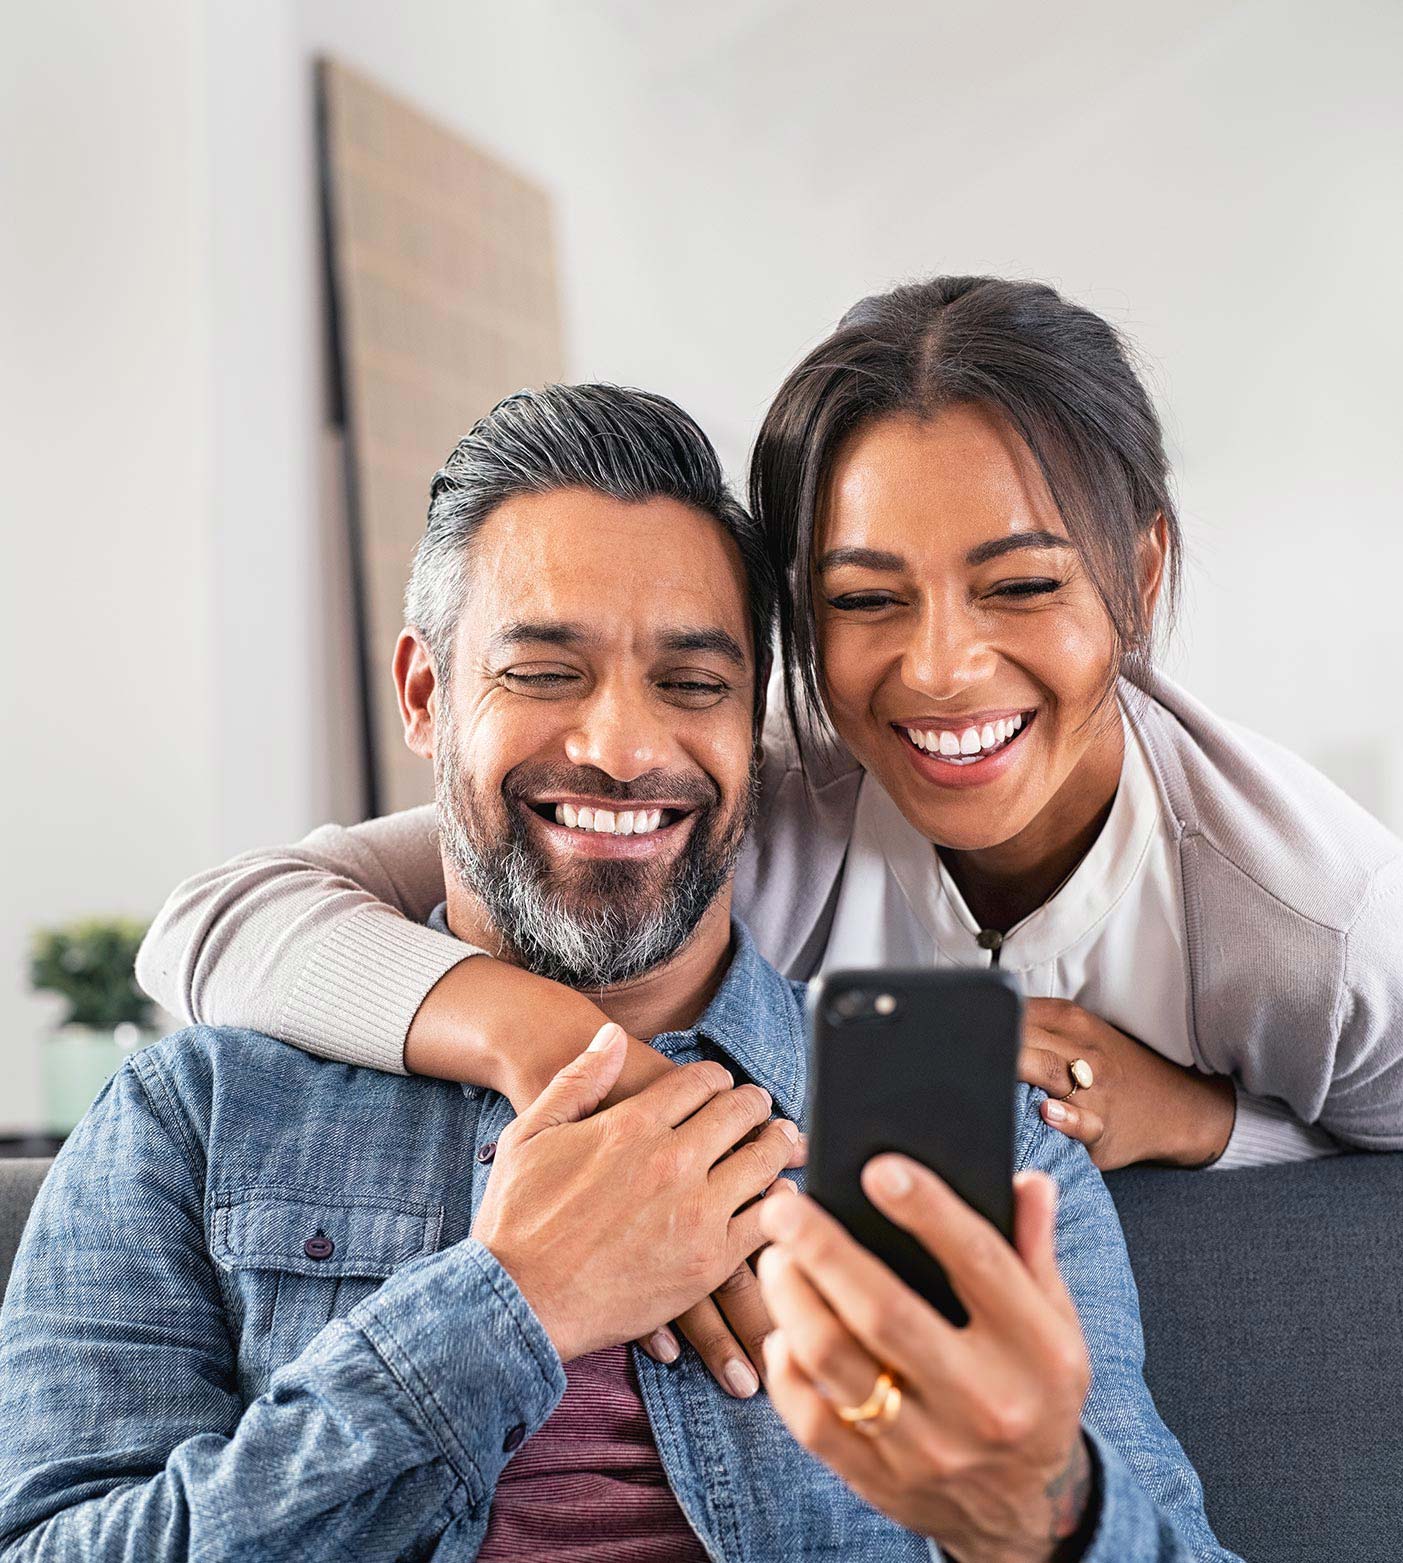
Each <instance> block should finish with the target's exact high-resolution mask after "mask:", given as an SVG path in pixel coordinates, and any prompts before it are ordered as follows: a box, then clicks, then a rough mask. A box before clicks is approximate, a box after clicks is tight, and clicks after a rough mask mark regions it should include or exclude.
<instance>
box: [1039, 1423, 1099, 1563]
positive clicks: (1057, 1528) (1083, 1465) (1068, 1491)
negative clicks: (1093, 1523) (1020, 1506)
mask: <svg viewBox="0 0 1403 1563" xmlns="http://www.w3.org/2000/svg"><path fill="white" fill-rule="evenodd" d="M1091 1476H1092V1472H1091V1456H1090V1455H1089V1454H1088V1453H1087V1448H1086V1440H1085V1439H1084V1438H1083V1437H1082V1436H1081V1435H1080V1433H1078V1435H1077V1441H1076V1444H1075V1445H1074V1446H1073V1448H1072V1457H1071V1459H1070V1460H1068V1461H1067V1464H1066V1466H1065V1467H1064V1468H1063V1470H1062V1471H1061V1473H1060V1474H1059V1475H1057V1476H1054V1477H1053V1478H1052V1480H1051V1481H1050V1482H1049V1483H1048V1484H1047V1501H1048V1504H1049V1505H1050V1508H1051V1513H1050V1515H1049V1517H1048V1540H1049V1541H1054V1542H1057V1541H1066V1540H1068V1539H1069V1538H1070V1537H1073V1536H1075V1535H1076V1534H1077V1533H1078V1531H1080V1530H1081V1528H1082V1522H1083V1520H1085V1518H1086V1511H1087V1506H1088V1504H1089V1503H1090V1501H1091ZM1053 1556H1054V1557H1060V1556H1061V1553H1060V1552H1055V1553H1054V1554H1053Z"/></svg>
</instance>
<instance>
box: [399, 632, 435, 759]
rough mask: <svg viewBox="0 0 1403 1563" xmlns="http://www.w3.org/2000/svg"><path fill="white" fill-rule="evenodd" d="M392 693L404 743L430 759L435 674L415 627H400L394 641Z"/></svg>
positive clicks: (432, 734) (416, 752)
mask: <svg viewBox="0 0 1403 1563" xmlns="http://www.w3.org/2000/svg"><path fill="white" fill-rule="evenodd" d="M395 693H396V695H398V696H399V715H400V720H401V721H402V722H403V723H404V741H405V743H406V744H407V745H408V746H409V748H410V749H411V750H412V751H413V752H414V753H415V754H417V755H418V756H419V758H420V759H421V760H432V759H433V757H434V717H435V715H436V713H437V710H438V701H439V697H440V691H439V687H438V674H437V673H436V672H435V671H434V660H433V658H432V657H431V656H430V655H429V648H428V647H427V646H426V645H425V644H424V642H423V641H422V640H420V639H419V636H418V635H417V634H416V632H415V631H414V630H410V629H404V630H401V631H400V632H399V640H398V641H397V642H396V643H395Z"/></svg>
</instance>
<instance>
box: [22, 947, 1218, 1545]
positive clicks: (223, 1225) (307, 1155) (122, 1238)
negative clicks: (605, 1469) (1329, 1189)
mask: <svg viewBox="0 0 1403 1563" xmlns="http://www.w3.org/2000/svg"><path fill="white" fill-rule="evenodd" d="M801 993H802V990H801V989H800V988H799V987H798V986H797V985H795V984H791V983H789V982H786V981H785V980H784V979H783V978H782V977H780V976H779V975H778V974H777V973H776V972H775V971H774V970H773V969H772V968H771V967H769V966H767V965H766V964H765V963H764V962H763V961H762V960H761V959H760V958H759V956H758V955H757V953H756V951H755V949H754V946H753V945H752V943H751V942H750V939H749V936H748V935H747V934H746V933H745V931H744V930H743V929H740V928H737V930H736V950H735V956H734V959H733V962H732V965H731V968H730V971H729V973H728V975H727V977H726V979H725V981H724V983H723V985H722V987H721V989H720V991H719V992H718V993H717V995H716V998H715V1000H714V1001H713V1002H712V1004H711V1005H710V1007H709V1008H708V1010H707V1012H706V1014H705V1016H704V1017H703V1018H702V1020H701V1021H700V1023H699V1024H698V1025H697V1027H696V1028H695V1029H694V1030H691V1031H685V1032H676V1033H672V1034H669V1035H667V1036H664V1037H661V1038H659V1039H658V1040H657V1044H656V1045H657V1046H658V1047H659V1049H660V1050H661V1051H662V1052H664V1053H665V1054H666V1055H667V1056H668V1057H670V1058H673V1059H675V1060H677V1061H678V1062H687V1061H689V1060H691V1059H696V1058H702V1057H712V1058H719V1059H721V1060H722V1061H724V1062H725V1063H726V1064H727V1066H728V1067H730V1068H732V1069H733V1070H735V1071H736V1072H737V1075H738V1077H746V1078H749V1079H752V1080H754V1081H756V1082H758V1083H759V1084H761V1085H763V1086H764V1087H765V1088H766V1089H767V1090H769V1091H770V1092H771V1094H772V1096H773V1097H774V1100H775V1102H776V1105H777V1108H778V1110H779V1111H782V1112H784V1113H786V1114H788V1115H789V1116H791V1117H793V1118H795V1119H796V1120H797V1119H799V1118H800V1116H801V1113H802V1109H803V1105H804V1084H805V1050H804V1031H803V1022H802V1008H801ZM1018 1113H1019V1117H1018V1161H1019V1163H1020V1164H1021V1165H1023V1166H1038V1167H1042V1168H1045V1169H1046V1170H1047V1171H1049V1172H1050V1173H1051V1174H1052V1175H1053V1176H1054V1177H1055V1178H1056V1179H1057V1181H1058V1183H1059V1184H1060V1186H1061V1201H1060V1211H1059V1233H1058V1243H1059V1253H1060V1256H1061V1262H1062V1266H1063V1270H1064V1274H1065V1275H1066V1278H1067V1281H1068V1284H1069V1286H1070V1288H1071V1291H1072V1295H1073V1297H1074V1298H1075V1299H1076V1302H1077V1305H1078V1307H1079V1309H1080V1311H1081V1317H1082V1323H1083V1327H1084V1330H1085V1333H1086V1338H1087V1342H1088V1345H1089V1348H1090V1352H1091V1357H1092V1361H1093V1366H1094V1382H1093V1387H1092V1390H1091V1393H1090V1396H1089V1398H1088V1400H1087V1404H1086V1409H1085V1427H1086V1429H1087V1432H1088V1435H1089V1439H1090V1443H1091V1447H1092V1449H1093V1452H1094V1458H1095V1463H1096V1467H1097V1476H1098V1493H1099V1497H1098V1502H1099V1514H1098V1518H1097V1522H1096V1529H1095V1534H1094V1538H1093V1540H1092V1543H1091V1546H1090V1549H1089V1551H1088V1552H1087V1553H1086V1557H1087V1558H1088V1559H1091V1560H1094V1563H1140V1560H1144V1563H1150V1560H1155V1563H1168V1560H1171V1559H1174V1560H1178V1559H1187V1558H1221V1557H1225V1556H1227V1554H1225V1553H1224V1552H1223V1551H1222V1550H1221V1549H1220V1548H1219V1547H1218V1546H1217V1544H1216V1542H1215V1541H1214V1538H1213V1535H1212V1533H1211V1531H1210V1529H1209V1526H1208V1523H1207V1520H1206V1519H1205V1517H1204V1513H1203V1508H1202V1493H1201V1489H1200V1486H1199V1482H1198V1479H1197V1477H1196V1476H1195V1474H1194V1472H1193V1470H1192V1469H1191V1467H1190V1466H1189V1464H1188V1461H1187V1460H1186V1459H1185V1457H1184V1454H1183V1451H1182V1450H1181V1449H1180V1447H1179V1445H1178V1443H1177V1442H1176V1441H1175V1440H1174V1438H1173V1436H1172V1435H1171V1434H1170V1433H1169V1431H1168V1430H1167V1429H1166V1428H1165V1426H1164V1425H1163V1423H1162V1422H1161V1421H1160V1419H1159V1416H1158V1415H1157V1413H1156V1411H1155V1408H1154V1406H1153V1404H1152V1403H1151V1400H1150V1397H1149V1394H1148V1392H1147V1391H1146V1388H1145V1384H1144V1381H1143V1379H1142V1376H1141V1362H1142V1342H1141V1333H1140V1322H1139V1314H1138V1304H1137V1300H1136V1294H1135V1286H1134V1282H1133V1280H1132V1278H1131V1274H1130V1269H1129V1266H1128V1263H1127V1259H1126V1253H1125V1247H1124V1243H1123V1240H1122V1238H1121V1233H1120V1228H1119V1226H1118V1224H1117V1221H1116V1215H1115V1211H1114V1208H1113V1206H1112V1204H1111V1201H1110V1198H1109V1196H1108V1194H1107V1193H1106V1190H1105V1187H1104V1185H1103V1184H1102V1182H1101V1179H1100V1176H1099V1175H1098V1173H1097V1172H1096V1171H1095V1169H1094V1168H1093V1166H1092V1164H1091V1162H1090V1161H1089V1160H1088V1158H1087V1156H1086V1154H1085V1152H1084V1150H1083V1149H1082V1147H1080V1146H1079V1145H1076V1144H1074V1143H1072V1142H1070V1141H1068V1140H1065V1139H1063V1138H1062V1137H1060V1136H1058V1135H1055V1134H1053V1133H1052V1132H1051V1131H1049V1130H1047V1129H1046V1127H1045V1126H1044V1125H1043V1124H1042V1122H1041V1120H1040V1119H1039V1117H1038V1114H1037V1099H1036V1097H1035V1096H1034V1095H1033V1094H1032V1093H1030V1092H1027V1091H1022V1092H1021V1094H1020V1099H1019V1105H1018ZM510 1118H511V1107H510V1105H509V1104H508V1103H507V1101H506V1100H505V1099H504V1098H502V1097H500V1096H498V1095H496V1094H494V1093H492V1092H487V1091H482V1090H480V1089H478V1088H476V1087H462V1086H457V1085H452V1084H446V1083H444V1082H441V1081H436V1080H426V1079H411V1078H404V1077H402V1076H394V1075H388V1074H381V1073H377V1072H375V1071H372V1070H368V1069H360V1068H355V1067H352V1066H349V1065H344V1064H334V1063H327V1062H323V1061H321V1060H318V1059H315V1058H312V1057H310V1056H307V1055H305V1054H301V1053H298V1052H296V1051H294V1050H292V1049H289V1048H287V1047H286V1046H284V1045H283V1044H282V1043H279V1042H276V1041H273V1040H271V1039H270V1038H267V1037H264V1036H260V1035H257V1034H255V1033H252V1032H244V1031H216V1030H208V1029H196V1030H191V1031H186V1032H183V1033H181V1034H179V1035H177V1036H174V1037H170V1038H168V1039H167V1040H166V1041H164V1042H162V1043H160V1044H158V1045H157V1046H155V1047H152V1048H149V1049H147V1050H145V1051H144V1052H141V1053H138V1054H136V1055H134V1056H133V1057H132V1058H131V1059H129V1060H128V1062H127V1063H126V1064H125V1065H124V1066H123V1067H122V1069H121V1070H120V1071H119V1072H118V1074H117V1076H116V1077H115V1078H114V1079H113V1081H112V1082H111V1083H110V1084H109V1086H108V1087H107V1089H106V1090H105V1091H104V1092H103V1094H102V1095H101V1096H100V1097H99V1099H98V1101H97V1102H96V1104H95V1105H94V1106H93V1108H92V1110H91V1111H90V1112H89V1114H88V1116H87V1118H86V1119H85V1120H84V1122H83V1123H82V1124H81V1125H80V1127H79V1128H78V1130H77V1131H76V1132H75V1133H74V1135H73V1136H72V1138H71V1139H70V1140H69V1141H68V1143H67V1145H66V1146H65V1147H64V1149H63V1151H62V1153H61V1154H60V1155H59V1157H58V1160H57V1162H56V1163H55V1166H54V1168H53V1170H52V1172H51V1173H50V1175H49V1178H48V1181H47V1182H46V1184H45V1186H44V1188H43V1190H42V1192H41V1194H40V1196H39V1199H38V1202H37V1203H36V1205H35V1208H34V1212H33V1215H32V1217H31V1219H30V1223H29V1226H28V1229H27V1231H26V1233H25V1237H24V1242H23V1245H22V1247H21V1250H20V1253H19V1256H18V1259H17V1262H16V1265H15V1270H14V1275H13V1279H12V1282H11V1286H10V1291H9V1294H8V1296H7V1297H6V1299H5V1304H4V1309H3V1312H0V1558H3V1559H6V1560H8V1559H19V1558H26V1559H31V1558H32V1559H38V1558H45V1559H50V1558H51V1559H56V1560H57V1559H61V1560H63V1563H73V1560H77V1559H83V1560H88V1559H92V1560H98V1559H101V1560H106V1559H117V1558H121V1559H130V1560H132V1563H164V1560H169V1559H186V1558H198V1559H211V1560H213V1559H218V1560H221V1563H224V1560H234V1559H257V1560H259V1563H271V1560H277V1559H284V1558H286V1559H297V1560H298V1563H319V1560H322V1559H328V1560H330V1559H338V1560H348V1559H358V1560H359V1559H374V1560H377V1563H378V1560H381V1559H383V1560H390V1559H399V1558H404V1559H409V1558H434V1559H441V1560H447V1559H470V1558H472V1557H474V1556H475V1555H476V1553H477V1550H478V1548H479V1547H480V1545H481V1543H482V1538H483V1534H484V1532H485V1530H486V1526H487V1516H488V1510H489V1507H490V1505H491V1503H492V1495H493V1490H494V1488H495V1485H496V1482H497V1479H498V1477H499V1475H500V1474H501V1471H502V1468H503V1467H504V1465H505V1464H506V1462H507V1461H508V1460H509V1459H510V1458H511V1456H512V1453H513V1451H514V1450H516V1449H517V1448H519V1447H520V1445H521V1444H522V1442H524V1440H525V1439H527V1438H530V1437H531V1436H532V1434H534V1433H535V1432H536V1430H537V1429H538V1428H539V1427H540V1426H541V1424H542V1423H543V1422H544V1421H545V1420H546V1418H547V1417H548V1416H549V1415H550V1414H551V1412H552V1411H553V1410H554V1408H555V1406H556V1404H557V1402H558V1401H559V1399H560V1396H561V1393H562V1391H563V1389H564V1386H565V1375H564V1372H563V1371H562V1368H561V1363H560V1360H559V1358H558V1356H557V1354H556V1352H555V1350H554V1348H553V1347H552V1345H551V1343H550V1340H549V1338H548V1337H547V1336H546V1334H545V1332H544V1330H543V1329H542V1328H541V1325H540V1323H539V1322H538V1320H537V1319H536V1317H535V1315H534V1314H533V1313H532V1311H531V1309H530V1307H529V1306H528V1304H527V1303H526V1301H525V1299H524V1298H523V1297H522V1295H521V1293H520V1292H519V1291H518V1290H517V1288H516V1286H515V1284H514V1283H513V1282H512V1280H511V1278H510V1277H509V1276H508V1275H507V1273H506V1272H505V1271H504V1270H503V1269H502V1267H501V1266H500V1265H499V1264H498V1263H497V1261H496V1260H495V1259H494V1258H493V1256H492V1255H491V1254H490V1253H489V1252H488V1251H487V1250H486V1249H485V1248H483V1247H482V1245H481V1244H479V1243H477V1242H475V1241H474V1240H473V1239H472V1237H471V1236H470V1235H469V1234H470V1231H471V1227H472V1222H473V1216H474V1213H475V1211H476V1209H477V1206H478V1203H479V1201H480V1199H481V1198H482V1194H483V1190H484V1188H485V1186H486V1183H487V1179H488V1176H489V1174H490V1172H491V1147H492V1145H493V1143H494V1142H495V1141H496V1139H497V1137H498V1136H499V1135H500V1133H501V1131H502V1129H503V1128H504V1127H505V1125H506V1124H507V1123H508V1122H509V1120H510ZM635 1362H636V1366H637V1371H638V1376H639V1380H640V1383H641V1387H642V1394H643V1399H644V1402H645V1404H646V1407H647V1410H648V1414H649V1417H650V1420H651V1422H652V1426H653V1431H654V1434H655V1436H656V1438H657V1444H658V1450H659V1453H660V1456H661V1459H662V1463H663V1466H664V1468H665V1470H666V1473H667V1477H668V1480H669V1482H670V1483H671V1485H672V1488H673V1491H674V1492H675V1493H676V1496H677V1499H678V1501H679V1503H680V1504H681V1506H682V1509H683V1511H684V1512H685V1514H686V1516H687V1519H688V1520H689V1521H690V1523H691V1524H692V1526H693V1528H694V1529H695V1530H696V1532H697V1534H698V1535H699V1536H700V1538H701V1539H702V1542H703V1543H704V1545H705V1547H706V1549H707V1552H708V1553H709V1555H710V1556H711V1557H712V1558H714V1559H726V1560H728V1563H729V1560H735V1563H740V1560H747V1563H794V1560H808V1559H839V1558H842V1559H855V1558H861V1559H864V1560H885V1559H892V1560H896V1559H907V1558H910V1559H929V1558H931V1557H936V1558H938V1557H939V1556H940V1554H939V1552H938V1550H937V1549H936V1548H935V1546H934V1545H933V1544H931V1543H928V1542H926V1541H924V1540H923V1539H921V1538H919V1537H917V1536H915V1535H913V1534H911V1533H910V1532H908V1531H906V1530H903V1529H902V1528H900V1527H899V1526H897V1525H895V1524H893V1523H892V1522H891V1521H889V1520H887V1519H886V1518H884V1517H883V1516H882V1515H880V1514H878V1513H877V1512H876V1511H874V1510H873V1509H871V1508H870V1507H869V1506H868V1505H867V1504H866V1503H865V1502H863V1501H862V1500H861V1499H859V1498H858V1497H856V1496H855V1495H854V1494H853V1493H852V1492H851V1491H850V1490H849V1489H848V1488H847V1487H846V1486H845V1485H844V1484H843V1483H842V1482H841V1481H840V1480H839V1479H838V1478H837V1477H835V1476H834V1475H833V1474H832V1473H831V1472H829V1471H828V1470H827V1469H826V1468H825V1467H823V1466H822V1465H820V1464H819V1463H818V1462H817V1461H815V1460H814V1459H813V1458H811V1457H810V1456H809V1455H808V1454H807V1453H806V1452H805V1451H804V1450H802V1449H801V1448H800V1447H799V1446H798V1445H797V1444H796V1443H795V1442H794V1440H793V1439H792V1438H791V1437H790V1435H789V1433H788V1431H787V1430H786V1428H785V1427H784V1425H783V1423H782V1422H781V1421H780V1419H779V1417H778V1416H777V1415H776V1413H775V1412H774V1410H773V1408H772V1407H771V1405H770V1403H769V1400H768V1399H767V1397H766V1396H764V1395H763V1394H761V1395H757V1396H756V1397H755V1398H753V1399H751V1400H748V1401H737V1400H732V1399H730V1398H729V1397H728V1396H726V1395H724V1394H723V1393H722V1392H721V1391H720V1390H719V1389H717V1387H716V1386H715V1385H714V1383H713V1382H712V1380H711V1378H710V1376H709V1374H708V1373H707V1371H706V1369H705V1368H704V1367H703V1365H702V1363H701V1362H700V1360H699V1359H698V1358H697V1357H696V1356H695V1355H694V1354H693V1353H691V1352H690V1351H687V1352H684V1354H683V1356H682V1358H681V1359H680V1360H679V1361H678V1362H677V1363H675V1364H674V1365H673V1366H671V1367H663V1366H661V1365H659V1364H657V1363H654V1362H652V1361H650V1360H649V1359H648V1358H646V1357H644V1356H642V1355H641V1354H639V1353H637V1352H635Z"/></svg>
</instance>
